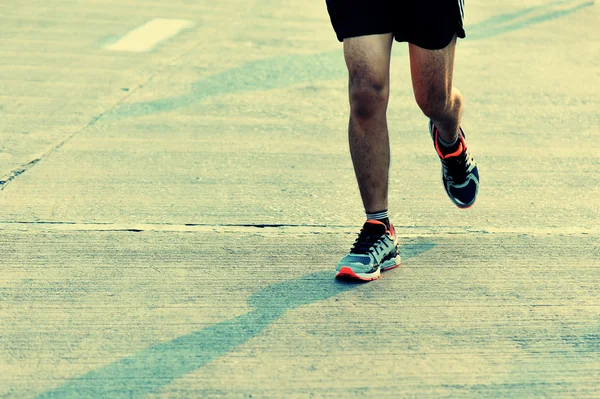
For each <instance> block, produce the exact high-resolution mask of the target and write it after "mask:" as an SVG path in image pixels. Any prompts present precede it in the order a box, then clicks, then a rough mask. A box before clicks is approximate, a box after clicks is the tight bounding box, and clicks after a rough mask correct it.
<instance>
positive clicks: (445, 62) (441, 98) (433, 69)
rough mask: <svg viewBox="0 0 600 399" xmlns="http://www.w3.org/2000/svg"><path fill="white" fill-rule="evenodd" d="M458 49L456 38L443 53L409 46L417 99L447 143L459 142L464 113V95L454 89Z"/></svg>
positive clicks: (442, 50)
mask: <svg viewBox="0 0 600 399" xmlns="http://www.w3.org/2000/svg"><path fill="white" fill-rule="evenodd" d="M455 49H456V37H455V38H454V39H453V40H452V41H451V42H450V44H449V45H448V46H447V47H445V48H443V49H441V50H426V49H423V48H421V47H418V46H415V45H414V44H409V54H410V70H411V76H412V83H413V90H414V93H415V99H416V100H417V104H418V105H419V107H420V108H421V110H422V111H423V113H424V114H425V115H426V116H427V117H429V118H430V119H431V120H433V122H434V123H435V125H436V126H437V128H438V130H439V131H440V137H441V138H442V140H444V141H446V142H452V141H454V139H456V137H457V135H458V127H459V126H460V115H461V112H462V95H461V94H460V91H458V89H457V88H456V87H453V86H452V75H453V72H454V52H455Z"/></svg>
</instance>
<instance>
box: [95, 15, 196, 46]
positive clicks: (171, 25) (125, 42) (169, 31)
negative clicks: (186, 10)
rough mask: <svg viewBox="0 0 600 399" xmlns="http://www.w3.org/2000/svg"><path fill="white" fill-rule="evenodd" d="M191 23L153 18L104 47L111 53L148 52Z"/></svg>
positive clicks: (191, 22) (191, 23)
mask: <svg viewBox="0 0 600 399" xmlns="http://www.w3.org/2000/svg"><path fill="white" fill-rule="evenodd" d="M193 25H194V22H193V21H189V20H187V19H166V18H155V19H153V20H151V21H148V22H146V23H145V24H143V25H141V26H138V27H137V28H135V29H134V30H132V31H130V32H129V33H127V34H126V35H125V36H123V37H122V38H121V39H120V40H119V41H117V42H116V43H113V44H110V45H107V46H105V48H107V49H108V50H112V51H131V52H144V51H150V50H152V49H153V48H154V46H156V45H157V44H158V43H160V42H162V41H163V40H166V39H168V38H170V37H173V36H175V35H176V34H178V33H179V32H181V31H182V30H184V29H188V28H191V27H192V26H193Z"/></svg>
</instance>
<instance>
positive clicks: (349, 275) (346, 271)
mask: <svg viewBox="0 0 600 399" xmlns="http://www.w3.org/2000/svg"><path fill="white" fill-rule="evenodd" d="M335 276H336V277H337V278H342V279H344V278H345V279H352V280H359V281H373V280H377V279H378V278H379V277H380V276H381V275H377V276H373V277H360V276H358V275H357V274H356V273H354V272H353V271H352V269H351V268H349V267H342V268H341V269H340V271H339V272H337V274H336V275H335Z"/></svg>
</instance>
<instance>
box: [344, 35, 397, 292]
mask: <svg viewBox="0 0 600 399" xmlns="http://www.w3.org/2000/svg"><path fill="white" fill-rule="evenodd" d="M392 41H393V36H392V34H391V33H389V34H381V35H368V36H359V37H352V38H346V39H345V40H344V57H345V59H346V65H347V66H348V74H349V99H350V123H349V127H348V139H349V144H350V154H351V157H352V163H353V165H354V172H355V174H356V180H357V182H358V187H359V190H360V195H361V198H362V201H363V205H364V207H365V212H366V213H377V212H380V211H383V210H386V211H387V209H388V175H389V167H390V145H389V137H388V130H387V119H386V111H387V104H388V98H389V70H390V57H391V49H392ZM399 264H400V256H399V253H398V241H397V238H396V235H395V232H394V227H393V226H391V224H390V225H388V226H386V225H385V224H384V223H380V222H378V221H374V220H369V221H367V222H366V223H365V225H364V226H363V229H362V230H361V233H360V234H359V236H358V238H357V240H356V242H355V243H354V246H353V247H352V249H351V250H350V253H348V254H347V255H346V256H344V257H343V258H342V259H341V260H340V261H339V262H338V265H337V268H336V276H337V277H346V278H353V279H358V280H364V281H368V280H374V279H376V278H378V277H379V275H380V271H381V269H382V268H383V269H385V270H387V269H391V268H393V267H396V266H398V265H399Z"/></svg>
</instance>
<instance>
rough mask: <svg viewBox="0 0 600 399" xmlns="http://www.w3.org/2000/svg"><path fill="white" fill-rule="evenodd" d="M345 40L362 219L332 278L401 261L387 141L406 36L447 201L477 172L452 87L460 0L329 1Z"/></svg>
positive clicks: (473, 185) (369, 276)
mask: <svg viewBox="0 0 600 399" xmlns="http://www.w3.org/2000/svg"><path fill="white" fill-rule="evenodd" d="M326 2H327V10H328V12H329V16H330V18H331V23H332V25H333V28H334V30H335V32H336V34H337V38H338V40H339V41H341V42H343V43H344V58H345V60H346V65H347V67H348V73H349V100H350V123H349V128H348V138H349V142H350V155H351V157H352V163H353V165H354V171H355V174H356V179H357V182H358V187H359V190H360V195H361V198H362V201H363V205H364V208H365V212H366V216H367V221H366V222H365V224H364V225H363V228H362V229H361V231H360V233H359V235H358V238H357V239H356V241H355V243H354V245H353V246H352V249H351V250H350V252H349V253H348V254H347V255H345V256H344V257H343V258H342V259H341V260H340V261H339V262H338V265H337V268H336V276H337V277H343V278H351V279H358V280H363V281H369V280H374V279H376V278H378V277H379V276H380V272H381V271H382V270H389V269H393V268H395V267H397V266H399V265H400V253H399V250H398V240H397V238H396V234H395V231H394V226H393V225H392V223H391V222H390V220H389V217H388V174H389V166H390V147H389V138H388V127H387V120H386V110H387V104H388V98H389V70H390V57H391V50H392V43H393V41H394V39H395V40H396V41H398V42H408V43H409V44H408V48H409V56H410V68H411V77H412V85H413V91H414V95H415V99H416V101H417V104H418V105H419V107H420V108H421V110H422V111H423V113H424V114H425V116H427V117H428V118H429V132H430V134H431V138H432V140H433V144H434V148H435V150H436V152H437V155H438V156H439V158H440V160H441V163H442V182H443V184H444V189H445V190H446V193H447V194H448V196H449V197H450V200H451V201H452V202H453V203H454V204H455V205H456V206H458V207H459V208H468V207H470V206H471V205H472V204H473V203H474V202H475V198H476V197H477V191H478V188H479V173H478V170H477V165H476V164H475V161H474V160H473V158H472V157H471V155H470V154H469V152H468V150H467V145H466V142H465V134H464V132H463V131H462V129H461V127H460V116H461V112H462V95H461V93H460V92H459V91H458V89H456V88H455V87H453V86H452V76H453V68H454V53H455V48H456V42H457V38H464V37H465V31H464V29H463V17H464V3H463V0H419V1H413V2H410V1H404V0H368V1H367V0H326Z"/></svg>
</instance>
